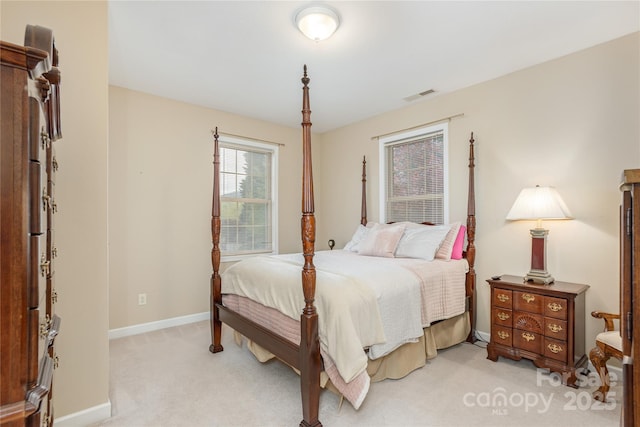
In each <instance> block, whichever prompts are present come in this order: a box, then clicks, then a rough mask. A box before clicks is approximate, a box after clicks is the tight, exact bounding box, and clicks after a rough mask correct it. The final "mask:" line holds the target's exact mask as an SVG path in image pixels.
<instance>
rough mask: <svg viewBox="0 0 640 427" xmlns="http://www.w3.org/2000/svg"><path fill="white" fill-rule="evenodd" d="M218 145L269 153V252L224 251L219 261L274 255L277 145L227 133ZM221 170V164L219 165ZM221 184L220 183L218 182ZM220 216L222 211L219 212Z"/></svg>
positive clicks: (275, 247)
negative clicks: (226, 253) (242, 252)
mask: <svg viewBox="0 0 640 427" xmlns="http://www.w3.org/2000/svg"><path fill="white" fill-rule="evenodd" d="M218 141H219V144H220V147H227V148H233V149H240V150H241V149H243V148H245V149H247V150H251V149H258V150H260V151H267V152H269V153H270V154H271V230H272V236H271V242H272V245H271V252H260V253H252V254H233V255H225V253H224V251H222V248H221V252H220V255H221V257H220V261H221V262H231V261H240V260H242V259H245V258H250V257H255V256H259V255H275V254H277V253H278V157H279V148H280V147H279V145H277V144H273V143H265V142H260V141H256V140H251V139H244V138H237V137H232V136H227V135H220V138H219V140H218ZM220 170H221V171H222V166H221V167H220ZM220 184H221V185H222V183H220ZM222 191H223V189H222V188H220V197H221V198H222ZM220 215H221V218H222V212H220Z"/></svg>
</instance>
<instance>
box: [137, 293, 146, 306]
mask: <svg viewBox="0 0 640 427" xmlns="http://www.w3.org/2000/svg"><path fill="white" fill-rule="evenodd" d="M146 303H147V294H138V305H145V304H146Z"/></svg>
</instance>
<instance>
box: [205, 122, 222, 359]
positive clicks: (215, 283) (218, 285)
mask: <svg viewBox="0 0 640 427" xmlns="http://www.w3.org/2000/svg"><path fill="white" fill-rule="evenodd" d="M211 133H212V134H213V197H212V200H213V202H212V204H211V241H212V243H213V246H212V248H211V266H212V267H213V273H212V274H211V301H210V304H211V313H213V315H212V316H211V345H210V346H209V351H210V352H212V353H218V352H220V351H222V350H224V348H223V347H222V344H220V341H221V338H222V322H221V321H220V314H219V312H218V308H217V307H216V304H222V282H221V280H220V152H219V148H218V127H217V126H216V130H215V131H212V132H211Z"/></svg>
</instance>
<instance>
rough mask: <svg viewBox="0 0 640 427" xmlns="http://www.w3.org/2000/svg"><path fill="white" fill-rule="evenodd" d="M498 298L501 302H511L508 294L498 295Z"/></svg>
mask: <svg viewBox="0 0 640 427" xmlns="http://www.w3.org/2000/svg"><path fill="white" fill-rule="evenodd" d="M496 298H498V300H499V301H500V302H506V301H509V295H506V294H498V296H497V297H496Z"/></svg>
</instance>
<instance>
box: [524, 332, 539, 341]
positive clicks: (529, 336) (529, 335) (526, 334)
mask: <svg viewBox="0 0 640 427" xmlns="http://www.w3.org/2000/svg"><path fill="white" fill-rule="evenodd" d="M522 338H524V339H525V340H527V342H529V341H533V340H535V339H536V336H535V335H533V334H532V333H530V332H523V333H522Z"/></svg>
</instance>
